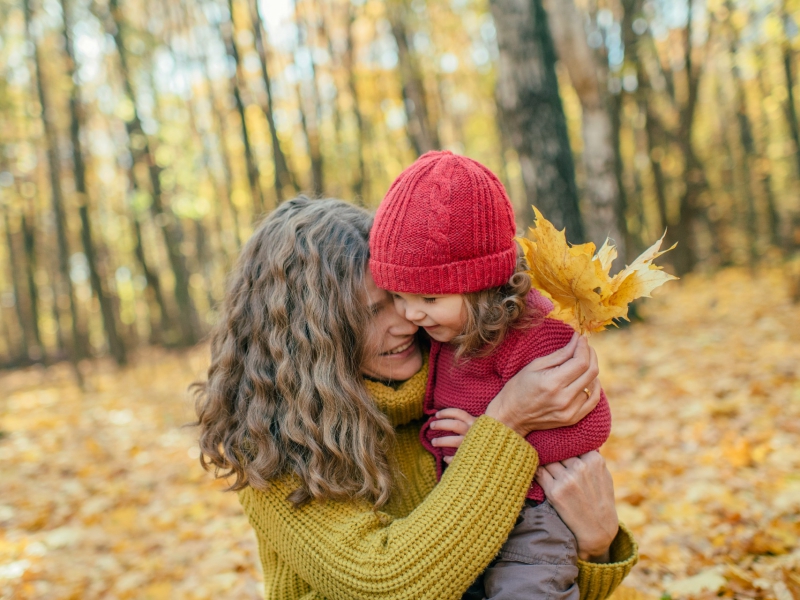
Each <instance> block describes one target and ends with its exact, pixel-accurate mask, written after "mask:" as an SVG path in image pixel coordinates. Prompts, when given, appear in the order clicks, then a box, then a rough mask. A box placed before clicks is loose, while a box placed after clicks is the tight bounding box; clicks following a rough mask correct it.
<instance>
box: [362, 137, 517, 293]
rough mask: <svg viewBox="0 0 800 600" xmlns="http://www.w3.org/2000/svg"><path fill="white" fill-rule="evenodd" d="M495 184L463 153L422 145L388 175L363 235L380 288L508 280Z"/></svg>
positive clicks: (473, 286) (507, 216)
mask: <svg viewBox="0 0 800 600" xmlns="http://www.w3.org/2000/svg"><path fill="white" fill-rule="evenodd" d="M515 233H516V225H515V223H514V210H513V209H512V207H511V202H510V201H509V199H508V195H507V194H506V191H505V188H504V187H503V184H502V183H500V181H499V180H498V179H497V177H495V176H494V174H493V173H492V172H491V171H490V170H489V169H487V168H486V167H484V166H483V165H481V164H480V163H477V162H475V161H474V160H471V159H469V158H465V157H463V156H456V155H454V154H453V153H452V152H447V151H444V152H428V153H427V154H424V155H423V156H421V157H419V159H417V161H416V162H415V163H414V164H412V165H411V166H410V167H408V168H407V169H406V170H405V171H403V172H402V173H401V174H400V176H399V177H398V178H397V179H395V180H394V183H392V187H390V188H389V191H388V192H387V193H386V196H385V197H384V199H383V202H381V205H380V207H379V208H378V212H377V214H376V215H375V222H374V224H373V225H372V231H371V232H370V236H369V249H370V261H369V268H370V271H372V277H373V279H374V280H375V283H376V284H377V285H378V286H379V287H381V288H384V289H386V290H390V291H393V292H406V293H410V294H466V293H468V292H477V291H480V290H485V289H488V288H492V287H497V286H500V285H503V284H505V283H507V282H508V280H509V279H510V278H511V276H512V275H513V274H514V268H515V265H516V262H517V246H516V243H515V242H514V235H515Z"/></svg>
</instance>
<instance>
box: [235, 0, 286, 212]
mask: <svg viewBox="0 0 800 600" xmlns="http://www.w3.org/2000/svg"><path fill="white" fill-rule="evenodd" d="M247 4H248V7H249V9H250V20H251V21H252V24H253V34H254V39H255V45H256V51H257V52H258V58H259V62H260V65H261V78H262V79H263V80H264V88H265V90H266V95H267V99H266V103H265V104H264V105H262V107H261V110H262V111H263V112H264V116H265V117H266V118H267V125H269V135H270V139H271V140H272V159H273V162H274V165H275V169H274V173H275V196H276V197H277V200H278V203H280V202H283V199H284V192H283V190H284V188H285V187H289V186H291V188H292V190H293V191H294V192H296V191H297V182H296V179H295V177H294V174H293V173H292V172H291V170H290V169H289V163H288V162H287V160H286V154H284V152H283V149H282V148H281V142H280V139H279V138H278V129H277V127H276V126H275V109H274V107H273V101H272V80H271V79H270V76H269V64H268V62H267V60H268V56H267V46H266V43H265V41H264V33H263V29H262V16H261V7H260V5H259V2H258V0H247Z"/></svg>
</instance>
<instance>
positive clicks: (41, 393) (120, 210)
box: [0, 0, 800, 600]
mask: <svg viewBox="0 0 800 600" xmlns="http://www.w3.org/2000/svg"><path fill="white" fill-rule="evenodd" d="M798 19H800V2H799V1H798V0H547V1H544V0H260V1H259V0H158V1H156V0H0V74H1V76H0V367H2V370H1V371H0V390H1V391H0V480H2V485H3V488H2V489H3V493H2V494H0V599H2V600H4V599H5V598H15V599H18V598H19V599H23V598H24V599H33V598H37V599H38V598H47V599H48V600H52V599H61V598H63V599H65V600H66V599H74V598H81V599H93V598H98V599H99V598H135V599H139V598H153V599H157V598H166V599H172V598H193V599H194V598H257V597H259V595H260V581H259V578H260V575H259V573H258V571H257V566H256V565H257V564H258V559H257V556H256V548H255V543H254V541H253V535H252V531H251V530H250V528H249V526H248V524H247V523H246V521H245V520H244V516H243V515H242V512H241V509H240V508H239V506H238V504H237V501H236V497H235V496H234V495H231V494H223V493H221V491H220V490H221V489H222V487H224V486H223V485H222V484H221V483H217V484H212V483H211V482H210V480H211V478H210V476H209V475H207V474H206V473H204V472H202V470H201V469H200V467H199V466H198V465H197V458H198V448H197V446H196V442H195V435H196V432H195V431H194V430H193V429H190V428H188V429H187V428H183V429H182V428H180V426H181V425H182V424H184V423H187V422H188V421H190V420H191V418H192V414H193V413H192V408H191V405H190V403H189V401H187V398H186V395H185V394H184V391H185V389H186V386H187V385H188V383H189V382H191V381H192V380H193V379H195V378H197V377H199V376H202V373H203V369H204V368H205V366H206V365H207V361H208V349H207V346H205V345H204V344H202V343H201V342H203V340H205V339H207V338H206V336H207V334H208V331H209V330H210V328H211V327H212V325H213V324H214V323H215V322H216V320H217V318H218V313H217V306H218V303H219V302H220V300H221V298H222V296H223V294H224V289H225V279H226V275H227V274H228V273H229V272H230V269H231V268H232V265H233V263H234V261H235V259H236V256H237V253H238V250H239V248H240V247H241V244H242V243H243V242H244V241H245V240H246V239H247V238H248V236H249V235H250V234H251V232H252V231H253V229H254V227H255V226H256V225H257V223H258V221H259V219H260V218H262V216H263V215H264V214H267V213H268V212H269V211H271V210H273V209H274V207H275V206H277V205H278V204H279V203H280V202H282V201H285V200H287V199H289V198H291V197H293V196H295V195H297V194H299V193H305V194H308V195H312V196H334V197H340V198H343V199H346V200H348V201H351V202H355V203H358V204H361V205H363V206H366V207H376V206H377V205H378V204H379V202H380V201H381V199H382V197H383V194H384V193H385V191H386V190H387V188H388V186H389V184H390V182H391V181H392V179H393V178H394V177H396V176H397V175H398V174H399V173H400V171H401V170H402V169H403V168H404V167H405V166H407V165H409V164H410V163H411V162H413V161H414V160H415V158H416V157H417V156H419V155H420V154H422V153H424V152H426V151H428V150H432V149H440V148H444V149H449V150H452V151H453V152H456V153H460V154H465V155H467V156H470V157H472V158H474V159H477V160H479V161H481V162H483V163H484V164H486V165H487V166H489V167H490V168H491V169H492V170H493V171H494V172H495V173H497V175H498V176H499V177H500V179H501V180H502V181H503V182H504V183H505V185H506V187H507V189H508V191H509V194H510V196H511V198H512V200H513V202H514V204H515V207H516V211H517V218H518V224H519V226H520V230H521V231H522V230H524V228H525V227H526V226H527V225H529V224H530V221H531V215H532V211H531V209H530V205H531V204H536V205H537V206H538V207H539V208H540V209H541V210H542V212H543V213H544V215H545V217H547V218H548V219H550V220H551V221H553V222H554V223H556V224H558V225H559V226H561V225H564V226H566V228H567V235H568V237H569V239H570V240H571V241H573V242H582V241H593V242H595V243H602V241H603V240H604V239H605V238H606V236H610V237H611V238H613V240H614V241H615V243H616V244H617V247H618V248H619V249H620V253H621V258H620V259H619V263H620V264H619V265H618V266H620V267H621V265H622V263H624V262H625V261H626V260H628V261H629V260H631V259H632V258H633V257H635V256H636V255H637V254H638V253H639V252H641V251H642V250H643V249H644V248H646V247H648V246H650V245H651V244H652V243H653V242H654V241H655V240H656V239H658V238H659V237H660V236H661V235H662V234H663V233H664V231H665V230H666V244H669V245H671V244H672V243H674V242H678V246H677V248H675V250H673V251H671V252H670V253H668V254H667V255H665V256H663V257H661V258H660V259H659V262H660V263H661V264H664V265H665V266H666V268H667V270H669V271H670V272H672V273H676V274H678V275H680V276H681V281H680V282H678V283H670V284H668V285H667V286H664V288H663V289H662V290H660V291H661V296H660V297H659V298H657V299H655V300H648V301H646V302H644V303H643V304H641V305H639V317H640V318H642V319H643V321H636V322H635V323H634V325H633V326H631V327H629V328H627V329H624V330H621V331H609V332H604V333H602V334H600V335H598V336H597V337H596V338H593V340H592V343H593V345H595V346H596V347H597V349H598V352H599V354H600V357H601V363H602V364H601V371H602V374H603V382H604V387H605V389H606V391H607V392H608V395H609V398H610V401H611V406H612V410H613V412H614V428H613V433H612V437H611V440H610V441H609V443H608V444H607V445H606V446H605V447H604V449H603V453H604V455H605V456H606V457H607V458H608V460H609V464H610V466H611V470H612V472H613V473H614V477H615V482H616V485H617V498H618V507H619V511H620V515H621V517H622V519H623V520H624V521H625V522H626V523H628V524H629V525H630V526H631V527H632V528H633V530H634V533H635V535H636V537H637V539H638V540H639V542H640V544H641V557H642V560H641V563H640V565H639V566H638V567H637V568H636V569H635V571H634V573H633V574H632V575H631V577H630V578H629V579H628V581H627V582H626V583H627V584H628V586H629V588H628V591H627V592H626V593H627V594H628V595H627V596H625V595H623V596H621V597H618V599H617V600H644V599H645V598H657V597H659V596H662V597H663V594H668V595H669V596H671V597H672V598H684V597H687V598H688V597H693V598H708V599H709V600H710V599H712V598H717V597H718V595H722V596H724V597H729V598H730V597H736V598H764V599H773V598H774V599H775V600H800V542H799V541H798V540H800V521H799V520H798V514H800V479H798V477H797V473H798V472H800V451H798V450H797V448H800V443H798V435H800V379H798V368H797V365H798V364H800V305H799V304H798V301H800V124H799V122H798V114H797V112H798V108H797V106H798V102H800V99H799V98H798V95H800V88H798V84H797V78H798V66H799V65H798V60H799V58H800V57H798V51H799V50H800V38H799V37H798V22H799V21H798Z"/></svg>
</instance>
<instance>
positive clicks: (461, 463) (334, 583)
mask: <svg viewBox="0 0 800 600" xmlns="http://www.w3.org/2000/svg"><path fill="white" fill-rule="evenodd" d="M427 372H428V369H427V365H426V367H425V368H423V369H422V370H421V371H420V372H419V373H417V374H416V375H415V376H414V377H412V378H411V379H409V380H408V381H406V382H405V383H403V384H402V385H401V386H400V387H399V388H398V389H396V390H395V389H392V388H390V387H387V386H385V385H382V384H380V383H376V382H372V381H366V385H367V388H368V389H369V391H370V393H371V394H372V395H373V397H374V398H375V401H376V402H377V403H378V405H379V406H380V408H381V409H382V410H383V411H384V412H385V413H386V414H387V415H388V416H389V419H390V420H391V422H392V424H393V425H394V426H395V429H396V432H397V443H396V451H395V453H396V458H397V464H398V468H399V470H400V471H401V476H400V477H396V485H395V490H394V492H393V494H392V496H391V498H390V500H389V502H388V503H387V504H386V505H385V506H383V507H382V509H381V511H378V512H375V511H373V510H372V507H371V506H370V505H369V504H367V503H364V502H356V501H354V502H333V501H327V502H312V503H309V504H307V505H305V506H303V507H301V508H297V509H295V508H293V507H292V505H291V504H290V503H289V502H288V501H287V500H286V497H287V495H288V494H289V493H290V492H291V491H292V490H293V489H294V488H295V484H294V482H293V481H292V479H291V478H290V477H287V478H285V479H283V480H279V481H275V482H273V483H272V484H271V486H270V489H269V490H268V491H267V492H262V491H258V490H254V489H252V488H246V489H245V490H243V491H241V492H240V493H239V500H240V502H241V504H242V506H243V508H244V511H245V513H246V514H247V517H248V519H249V520H250V524H251V525H252V526H253V528H254V529H255V532H256V537H257V539H258V549H259V554H260V556H261V563H262V566H263V571H264V595H265V598H266V599H267V600H322V599H325V598H327V599H330V600H340V599H341V600H351V599H362V598H363V599H378V598H380V599H386V600H400V599H408V600H411V599H415V600H416V599H431V600H448V599H453V600H458V599H459V598H461V595H462V594H463V593H464V592H465V591H466V589H467V588H468V587H469V585H470V584H471V583H472V581H473V580H474V579H475V578H476V577H477V576H478V575H479V574H480V573H481V572H483V570H484V569H485V568H486V566H487V565H488V564H489V562H491V560H492V559H493V558H494V556H495V555H496V554H497V552H498V551H499V550H500V547H501V546H502V545H503V542H505V539H506V537H507V536H508V534H509V532H510V531H511V529H512V528H513V526H514V522H515V521H516V518H517V515H518V513H519V511H520V509H521V507H522V503H523V501H524V500H525V495H526V493H527V491H528V487H529V485H530V481H531V479H532V478H533V474H534V472H535V470H536V466H537V464H538V459H537V456H536V451H535V450H534V449H533V447H531V445H530V444H528V443H527V442H526V441H525V440H524V439H523V438H522V437H520V436H519V435H517V434H516V433H515V432H513V431H512V430H511V429H509V428H508V427H506V426H505V425H503V424H502V423H500V422H498V421H495V420H494V419H492V418H491V417H487V416H482V417H479V418H478V419H477V420H476V421H475V424H474V425H473V426H472V428H471V429H470V431H469V433H468V434H467V436H466V438H465V440H464V442H463V444H462V445H461V448H460V449H459V451H458V453H457V454H456V457H455V460H453V462H452V464H451V465H450V467H448V469H447V470H446V471H445V473H444V476H443V477H442V480H441V481H440V482H439V484H438V485H437V484H436V469H435V466H434V460H433V456H432V455H431V454H429V453H428V452H427V451H426V450H425V449H424V448H423V447H422V445H421V443H420V441H419V431H420V427H421V424H422V421H421V420H420V419H421V418H422V399H423V396H424V394H425V383H426V380H427ZM611 560H612V562H611V563H610V564H602V565H599V564H592V563H586V562H583V561H579V567H580V575H579V576H578V585H579V587H580V590H581V600H603V599H604V598H607V597H608V596H609V595H610V594H611V593H612V592H613V591H614V589H615V588H616V587H617V586H618V585H619V583H620V582H621V581H622V579H623V578H624V577H625V576H626V575H627V574H628V572H629V571H630V569H631V567H633V565H634V564H635V563H636V561H637V548H636V543H635V542H634V541H633V538H632V537H631V535H630V533H629V532H628V531H627V530H626V529H624V528H621V529H620V533H619V534H618V535H617V538H616V539H615V540H614V543H613V544H612V546H611Z"/></svg>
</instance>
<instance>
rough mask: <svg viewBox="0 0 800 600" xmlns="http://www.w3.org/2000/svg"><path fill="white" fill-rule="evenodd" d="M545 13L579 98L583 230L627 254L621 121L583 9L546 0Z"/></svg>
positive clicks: (563, 0)
mask: <svg viewBox="0 0 800 600" xmlns="http://www.w3.org/2000/svg"><path fill="white" fill-rule="evenodd" d="M547 15H548V20H549V23H550V31H551V32H552V35H553V41H554V42H555V47H556V51H557V52H558V57H559V60H560V61H561V64H563V65H564V66H565V67H566V68H567V72H568V73H569V78H570V81H571V82H572V86H573V87H574V88H575V91H576V92H577V94H578V98H579V99H580V102H581V108H582V118H581V121H582V122H581V129H582V133H583V164H584V168H585V170H586V198H585V201H586V204H584V214H585V215H586V217H587V218H586V220H585V223H586V235H587V237H588V239H589V241H591V242H594V243H595V245H596V246H597V247H598V248H599V247H600V246H601V245H602V244H603V242H605V240H606V238H611V239H612V240H613V241H614V242H615V244H616V247H617V252H618V253H619V256H620V257H622V259H623V260H625V258H626V256H627V253H626V249H625V248H626V244H625V242H626V237H627V233H626V232H627V227H625V215H624V214H623V204H622V196H621V188H620V185H619V182H618V181H617V162H618V161H617V152H616V144H615V138H616V137H617V136H615V130H618V129H619V123H614V122H612V118H611V116H610V114H609V110H608V109H609V105H608V104H609V103H608V98H607V92H606V90H605V89H604V88H603V86H602V85H601V80H600V77H599V76H598V70H599V69H600V68H601V66H600V65H598V64H597V62H598V61H597V60H596V59H595V56H594V53H593V52H592V49H591V48H589V44H588V42H587V41H586V32H585V30H584V27H583V22H584V19H583V14H581V12H580V11H579V10H578V9H577V7H576V6H575V3H574V2H573V0H551V1H550V2H548V4H547ZM623 28H624V25H623ZM620 100H621V96H620ZM617 116H619V111H617ZM619 166H620V167H621V166H622V165H621V163H620V165H619Z"/></svg>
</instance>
